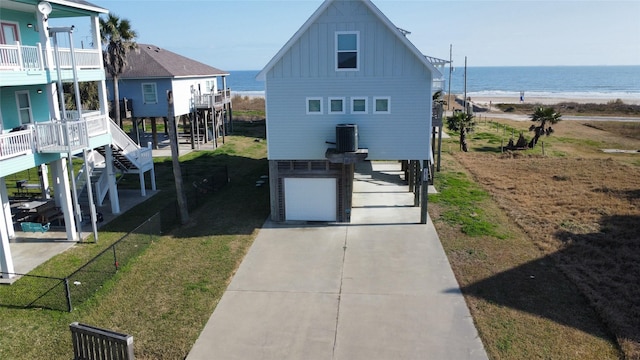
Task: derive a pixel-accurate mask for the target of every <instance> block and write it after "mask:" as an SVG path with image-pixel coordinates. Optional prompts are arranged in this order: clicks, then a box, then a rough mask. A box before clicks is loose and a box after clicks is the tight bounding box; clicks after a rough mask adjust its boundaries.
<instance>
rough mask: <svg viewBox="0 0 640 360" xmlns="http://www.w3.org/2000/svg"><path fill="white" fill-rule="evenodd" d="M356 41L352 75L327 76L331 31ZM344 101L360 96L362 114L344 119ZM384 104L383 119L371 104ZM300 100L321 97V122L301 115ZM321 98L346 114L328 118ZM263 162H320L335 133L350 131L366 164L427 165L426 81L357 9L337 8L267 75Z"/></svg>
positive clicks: (355, 5) (416, 63)
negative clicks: (335, 101) (387, 109)
mask: <svg viewBox="0 0 640 360" xmlns="http://www.w3.org/2000/svg"><path fill="white" fill-rule="evenodd" d="M336 31H358V32H359V34H360V53H359V56H360V59H359V60H360V70H359V71H336V70H335V44H334V42H335V32H336ZM352 96H358V97H360V96H366V97H367V99H368V113H367V114H366V115H353V114H350V108H351V106H350V105H351V104H350V99H351V97H352ZM377 96H388V97H391V114H374V113H373V106H374V103H373V97H377ZM306 97H322V99H323V108H324V114H323V115H306ZM328 97H345V98H346V101H345V106H346V110H347V111H346V113H345V114H341V115H329V114H328V106H329V104H328ZM267 108H268V112H267V132H268V139H269V142H268V146H269V159H270V160H285V159H308V160H316V159H318V160H319V159H324V154H325V151H326V149H327V148H328V147H332V145H328V144H326V141H335V126H336V125H337V124H341V123H355V124H357V125H358V131H359V135H360V136H359V145H360V147H361V148H365V147H366V148H368V149H369V159H372V160H376V159H386V160H396V159H427V158H428V153H429V147H430V146H429V141H430V132H431V74H430V72H429V71H428V69H426V68H425V66H424V64H423V63H422V62H421V61H420V60H419V59H418V58H416V56H415V55H414V54H413V53H412V52H411V51H410V50H409V49H407V48H406V46H405V45H404V43H403V42H402V41H400V40H399V39H398V38H397V37H396V36H395V35H394V34H392V33H391V32H390V31H389V29H388V28H387V27H386V26H385V24H383V23H381V22H380V21H379V19H378V18H377V17H376V16H375V15H374V14H372V13H370V12H369V10H368V8H366V7H365V6H364V5H363V4H362V3H360V2H355V1H337V2H335V3H333V4H332V6H330V7H329V8H327V9H326V11H325V13H324V14H322V15H321V16H320V17H319V18H318V20H317V21H316V22H315V23H314V24H312V25H311V26H310V27H309V29H308V31H307V32H306V33H305V34H302V36H301V37H300V38H299V40H298V41H297V43H295V44H293V46H291V47H290V49H289V51H287V52H286V53H285V54H284V55H283V56H282V57H281V58H280V60H279V61H278V62H277V63H276V64H275V65H274V66H273V67H272V69H271V70H270V71H269V73H268V74H267Z"/></svg>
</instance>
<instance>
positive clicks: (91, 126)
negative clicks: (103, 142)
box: [0, 112, 109, 161]
mask: <svg viewBox="0 0 640 360" xmlns="http://www.w3.org/2000/svg"><path fill="white" fill-rule="evenodd" d="M74 116H75V117H74ZM67 117H68V118H69V119H68V120H66V121H59V120H54V121H48V122H39V123H35V124H33V125H29V126H27V128H26V129H24V130H19V131H14V132H10V133H7V134H1V135H0V161H1V160H4V159H9V158H13V157H16V156H20V155H25V154H35V153H67V152H69V151H71V152H76V151H80V150H82V149H84V148H86V147H88V146H89V143H88V141H89V139H90V138H91V137H94V136H99V135H103V134H106V133H107V132H108V129H109V128H108V126H109V123H108V121H109V118H108V117H107V116H106V115H101V114H100V113H99V112H88V113H86V114H82V118H81V119H80V118H78V117H77V113H75V112H70V113H69V114H67Z"/></svg>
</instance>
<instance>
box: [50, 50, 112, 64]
mask: <svg viewBox="0 0 640 360" xmlns="http://www.w3.org/2000/svg"><path fill="white" fill-rule="evenodd" d="M50 51H51V58H52V59H53V64H52V66H49V68H52V69H55V68H56V65H57V64H56V57H55V55H54V52H55V49H51V50H50ZM74 53H75V57H76V66H77V67H78V69H96V68H100V67H101V66H102V62H101V54H100V50H98V49H74ZM58 55H59V57H60V60H59V61H60V68H61V69H71V68H72V67H73V62H72V61H71V49H69V48H64V49H61V48H58Z"/></svg>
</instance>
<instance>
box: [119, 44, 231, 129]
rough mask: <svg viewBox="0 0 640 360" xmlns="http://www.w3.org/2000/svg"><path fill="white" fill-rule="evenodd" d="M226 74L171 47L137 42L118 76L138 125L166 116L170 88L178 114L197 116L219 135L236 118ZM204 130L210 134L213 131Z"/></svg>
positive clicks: (199, 124) (130, 115) (121, 98)
mask: <svg viewBox="0 0 640 360" xmlns="http://www.w3.org/2000/svg"><path fill="white" fill-rule="evenodd" d="M227 76H229V72H227V71H224V70H220V69H217V68H215V67H213V66H209V65H207V64H203V63H201V62H199V61H196V60H193V59H190V58H187V57H185V56H182V55H180V54H176V53H174V52H171V51H169V50H167V49H163V48H160V47H158V46H155V45H151V44H138V48H137V49H136V50H134V51H131V52H130V53H129V54H128V55H127V66H126V67H125V69H124V71H123V72H122V74H120V75H119V76H118V89H119V93H120V102H121V108H123V107H124V106H122V103H123V101H124V99H127V111H128V112H127V113H126V115H127V116H126V117H131V118H133V119H134V120H136V121H135V122H136V123H137V120H140V119H145V118H146V119H150V120H151V122H152V126H153V125H154V123H155V121H156V118H166V117H167V108H168V106H169V104H168V101H167V92H168V91H171V92H172V96H173V108H172V111H173V116H176V117H180V116H183V115H189V114H196V115H197V116H196V119H195V122H194V123H196V124H197V125H198V126H201V127H203V128H207V129H211V128H213V129H216V130H215V131H213V133H214V134H215V133H220V132H222V131H224V130H226V129H225V127H227V126H229V122H230V117H231V91H230V90H229V89H228V88H227ZM107 92H108V95H109V96H111V94H113V79H111V78H110V76H107ZM110 100H111V101H113V99H112V98H110ZM129 112H130V113H129ZM122 116H123V117H124V116H125V112H123V113H122ZM165 129H166V127H165ZM203 133H204V134H205V136H207V135H208V132H203ZM205 140H209V139H205ZM211 140H215V138H214V139H211Z"/></svg>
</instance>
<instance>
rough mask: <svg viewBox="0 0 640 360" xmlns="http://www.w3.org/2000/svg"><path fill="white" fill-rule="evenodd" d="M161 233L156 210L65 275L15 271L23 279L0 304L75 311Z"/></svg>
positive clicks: (12, 286) (11, 287)
mask: <svg viewBox="0 0 640 360" xmlns="http://www.w3.org/2000/svg"><path fill="white" fill-rule="evenodd" d="M160 234H161V214H160V213H156V214H155V215H153V216H152V217H150V218H149V219H147V220H146V221H145V222H144V223H142V224H141V225H140V226H138V227H137V228H136V229H135V230H133V231H131V232H129V233H128V234H126V235H125V236H123V237H122V238H120V239H119V240H118V241H116V242H115V243H113V244H112V245H110V246H109V247H108V248H106V249H104V250H103V251H102V252H100V253H99V254H98V255H96V256H95V257H94V258H92V259H91V260H89V261H88V262H87V263H86V264H84V265H83V266H81V267H80V268H78V269H77V270H76V271H74V272H73V273H71V274H70V275H68V276H66V277H65V278H56V277H48V276H36V275H29V274H14V275H19V276H21V279H19V280H18V281H16V282H15V283H14V284H13V285H11V286H10V289H8V290H10V291H3V292H2V297H1V298H0V305H2V306H9V307H18V308H45V309H51V310H61V311H72V310H73V307H74V306H76V305H78V304H80V303H82V302H84V301H86V300H87V299H89V298H90V297H91V296H93V294H95V292H96V291H98V290H99V289H100V288H101V287H102V286H103V285H104V283H105V282H106V281H108V280H109V279H110V278H111V277H113V275H114V274H115V273H116V272H117V271H118V269H119V268H121V267H122V266H126V264H127V263H128V262H129V261H130V260H131V259H133V258H135V257H137V256H138V255H140V254H141V253H142V252H143V251H144V250H145V249H146V248H147V247H148V246H149V245H150V244H151V243H152V242H153V241H154V240H155V239H157V238H158V237H159V236H160Z"/></svg>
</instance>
